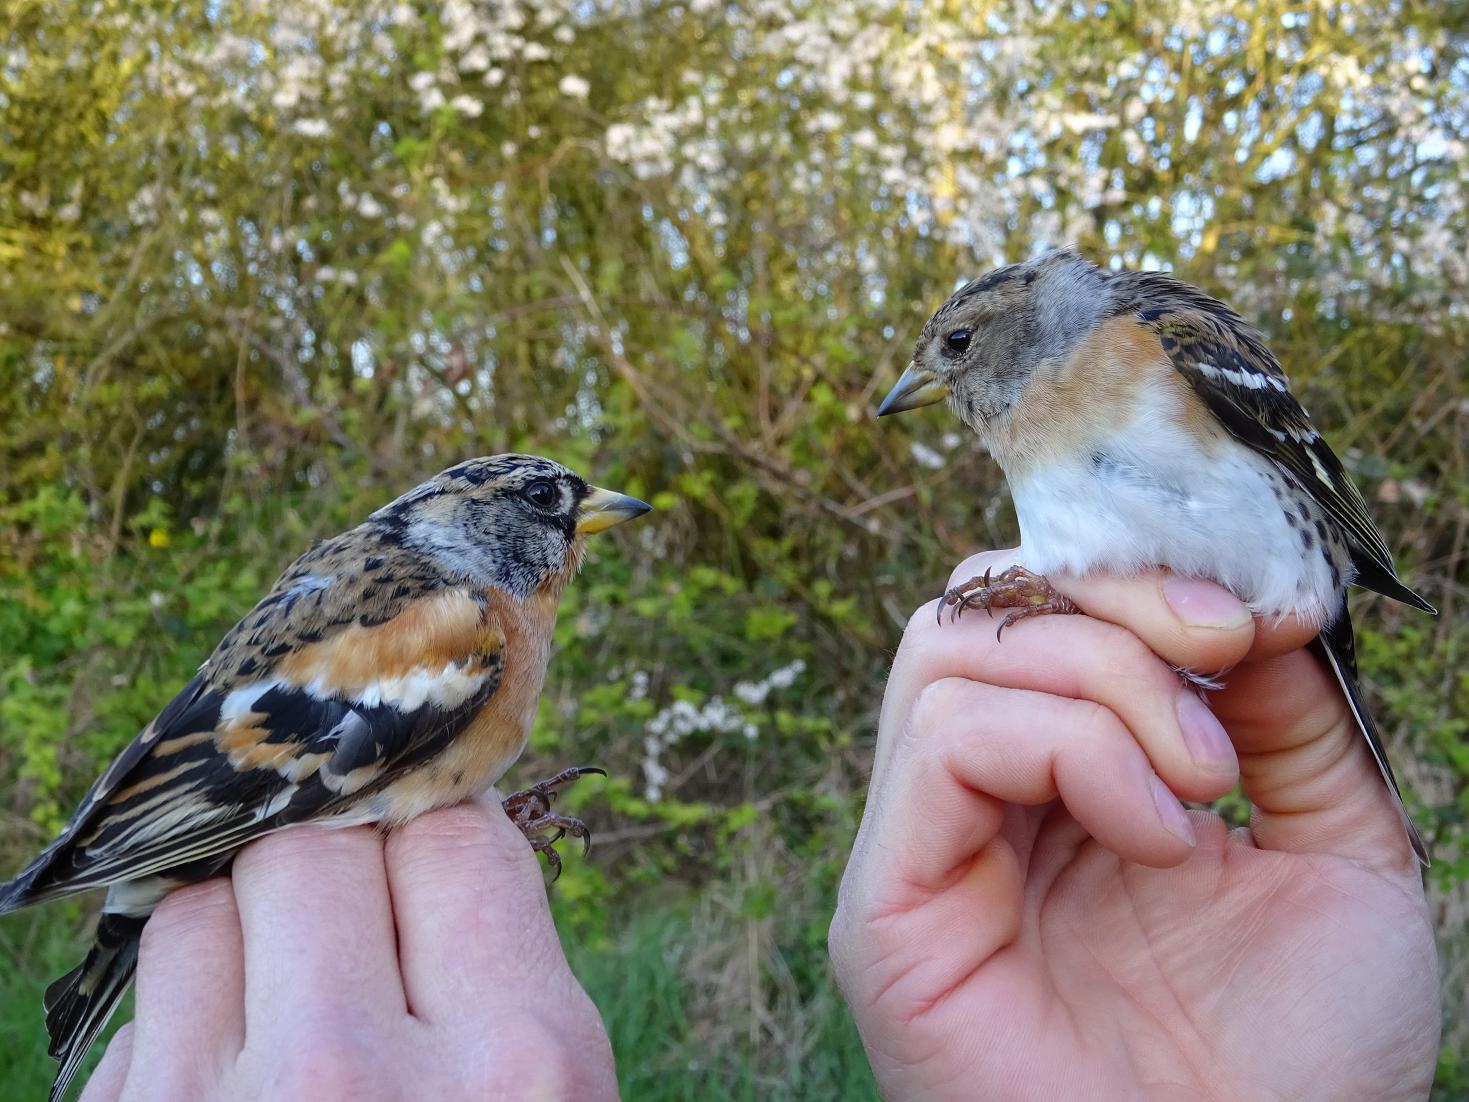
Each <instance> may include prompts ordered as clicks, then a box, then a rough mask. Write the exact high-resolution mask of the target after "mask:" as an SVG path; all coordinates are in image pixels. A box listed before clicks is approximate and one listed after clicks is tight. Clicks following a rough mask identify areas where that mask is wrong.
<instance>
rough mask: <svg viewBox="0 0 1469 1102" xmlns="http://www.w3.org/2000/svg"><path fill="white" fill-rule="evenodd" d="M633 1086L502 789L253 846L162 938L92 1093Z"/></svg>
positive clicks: (224, 1100)
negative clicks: (388, 826)
mask: <svg viewBox="0 0 1469 1102" xmlns="http://www.w3.org/2000/svg"><path fill="white" fill-rule="evenodd" d="M616 1097H617V1081H616V1076H615V1075H614V1072H613V1063H612V1049H611V1046H610V1044H609V1043H608V1040H607V1032H606V1029H605V1028H604V1027H603V1025H602V1021H601V1018H600V1017H599V1016H598V1014H597V1010H596V1007H595V1006H593V1004H592V1001H591V999H589V998H588V997H587V995H586V993H585V992H584V991H583V990H582V988H581V986H580V985H579V984H578V983H577V982H576V978H575V977H574V976H573V975H572V973H571V969H570V967H569V966H568V965H567V962H566V958H565V956H564V955H563V954H562V951H561V946H560V943H559V942H558V941H557V938H556V930H555V927H554V925H553V924H552V921H551V914H550V911H549V909H548V908H547V906H546V891H545V888H544V886H543V876H542V873H541V870H540V868H539V866H538V865H537V862H536V858H535V857H534V855H533V854H532V853H531V850H530V847H529V846H527V845H526V842H525V837H524V836H523V835H522V834H521V833H520V831H519V830H518V829H517V828H516V827H515V826H514V825H513V824H512V823H511V822H510V821H509V819H507V818H506V816H505V814H504V813H503V812H502V811H501V809H500V806H499V803H498V802H497V801H494V802H492V801H489V800H486V801H482V802H472V803H468V804H462V805H460V806H458V807H454V808H449V809H447V810H444V811H437V812H433V813H431V814H428V815H425V816H422V817H421V818H419V819H416V820H414V821H413V822H411V823H409V824H408V825H407V826H405V827H403V828H401V829H399V830H396V831H394V832H393V833H392V834H390V835H388V837H387V838H386V840H384V838H383V837H382V836H381V835H379V834H378V833H376V832H374V831H371V830H369V829H367V828H361V827H359V828H353V829H348V830H327V829H323V828H319V827H299V828H295V829H292V830H287V831H283V832H282V833H280V834H275V835H271V836H269V837H267V838H264V839H262V840H260V841H258V842H254V843H252V844H251V845H249V846H247V847H245V849H244V850H242V851H241V853H240V856H239V857H238V859H237V860H236V861H235V866H234V873H233V878H232V879H230V880H210V881H206V882H204V883H201V884H196V885H193V886H191V887H187V888H183V889H181V890H180V891H177V892H175V893H174V894H173V895H171V896H170V897H169V898H168V899H166V900H165V901H164V902H163V903H162V905H161V906H160V907H159V909H158V910H157V912H155V914H154V915H153V917H152V919H151V920H150V921H149V923H148V925H147V927H146V930H145V932H144V935H143V943H142V950H141V955H140V958H139V967H138V976H137V1012H136V1016H135V1019H134V1021H133V1022H132V1023H130V1024H128V1025H126V1026H124V1027H123V1028H122V1029H121V1030H120V1031H119V1032H118V1034H117V1036H116V1037H115V1038H114V1039H113V1041H112V1043H111V1044H110V1045H109V1046H108V1049H107V1053H106V1055H105V1056H104V1057H103V1059H102V1062H101V1064H100V1065H99V1066H98V1069H97V1071H96V1073H95V1074H94V1075H93V1076H92V1079H91V1081H90V1082H89V1083H88V1084H87V1088H86V1091H85V1093H84V1094H83V1095H82V1102H114V1100H116V1102H134V1100H136V1102H144V1100H147V1102H159V1100H165V1102H168V1100H180V1102H183V1100H189V1102H201V1100H202V1102H255V1100H258V1099H262V1098H278V1099H326V1098H351V1099H353V1100H366V1102H378V1100H381V1102H389V1100H393V1102H397V1100H402V1099H419V1098H483V1099H490V1098H506V1099H509V1098H516V1099H520V1098H525V1099H536V1100H538V1102H561V1100H567V1102H570V1100H572V1099H576V1100H581V1099H590V1100H592V1102H605V1100H609V1099H615V1098H616Z"/></svg>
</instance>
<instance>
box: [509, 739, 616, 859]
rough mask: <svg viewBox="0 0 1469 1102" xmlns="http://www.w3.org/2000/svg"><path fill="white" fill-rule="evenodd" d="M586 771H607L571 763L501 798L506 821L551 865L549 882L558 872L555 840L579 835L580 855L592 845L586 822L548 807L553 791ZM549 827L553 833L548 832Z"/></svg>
mask: <svg viewBox="0 0 1469 1102" xmlns="http://www.w3.org/2000/svg"><path fill="white" fill-rule="evenodd" d="M588 774H596V775H598V776H602V777H605V776H606V775H607V771H606V770H605V769H598V768H597V767H596V766H594V765H574V766H572V767H571V768H569V769H563V770H561V772H559V773H557V774H556V775H555V776H554V777H547V778H546V779H545V780H543V781H541V782H540V783H538V784H533V785H531V786H530V787H529V788H523V789H521V790H520V791H519V792H512V793H511V794H510V795H509V796H506V797H505V799H504V800H503V801H501V806H502V807H503V808H504V809H505V814H506V815H508V816H510V821H511V822H512V823H514V824H515V825H516V826H517V827H519V828H520V832H521V833H522V834H524V835H525V837H526V840H527V841H528V842H530V845H531V849H533V850H535V851H536V852H537V853H540V854H544V855H545V858H546V864H547V865H549V866H550V867H551V882H552V883H553V884H554V883H555V882H556V878H557V877H559V876H560V875H561V855H560V854H559V853H557V852H556V848H555V847H556V843H557V842H559V841H561V839H562V838H565V837H566V836H567V835H568V834H569V835H571V836H572V837H573V838H580V839H581V842H582V854H583V855H585V854H587V853H588V852H590V851H591V848H592V832H591V831H590V830H589V829H588V828H587V824H586V823H584V822H582V821H581V820H580V819H576V818H573V817H572V816H570V815H560V814H557V813H556V812H554V811H552V810H551V804H552V803H553V802H555V799H556V794H557V793H558V792H560V791H561V789H563V788H565V787H566V786H567V785H568V784H570V783H571V782H572V781H575V780H577V779H578V778H580V777H585V776H587V775H588ZM553 830H554V831H555V833H554V834H548V832H549V831H553Z"/></svg>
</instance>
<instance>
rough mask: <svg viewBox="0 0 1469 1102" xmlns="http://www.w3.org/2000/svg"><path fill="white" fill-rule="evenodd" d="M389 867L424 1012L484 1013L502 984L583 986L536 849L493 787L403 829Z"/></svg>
mask: <svg viewBox="0 0 1469 1102" xmlns="http://www.w3.org/2000/svg"><path fill="white" fill-rule="evenodd" d="M491 804H493V806H488V805H491ZM387 868H388V883H389V886H390V888H391V890H392V894H393V911H394V915H395V918H396V920H397V924H398V960H399V966H400V967H401V969H402V972H403V986H404V989H405V990H406V991H407V994H408V1005H409V1009H410V1010H411V1011H412V1013H413V1015H414V1016H415V1017H418V1018H422V1019H424V1020H426V1021H429V1022H436V1021H452V1020H455V1019H465V1018H470V1019H471V1020H482V1019H483V1017H484V1014H485V1011H486V1009H487V1007H486V1004H487V1002H492V1001H493V997H494V995H495V993H496V992H508V993H509V994H510V997H511V998H514V997H517V993H520V992H523V991H524V989H525V986H526V984H527V983H533V984H534V985H535V987H536V988H537V989H538V990H541V991H545V990H546V989H547V988H550V989H552V990H553V991H554V990H555V989H556V985H557V983H558V982H559V983H563V984H565V985H566V986H567V989H568V991H569V990H570V989H571V988H574V987H575V983H576V981H575V979H574V978H573V977H572V975H571V970H570V967H569V966H568V965H567V963H566V958H565V956H564V954H563V953H562V951H561V943H560V941H559V940H558V939H557V937H556V927H555V925H554V923H553V922H552V921H551V911H550V907H549V905H548V904H547V901H546V888H545V884H544V882H543V880H542V877H541V870H540V865H539V864H538V863H537V859H536V856H535V853H534V852H533V851H532V850H531V848H530V846H529V845H527V844H526V840H525V836H524V835H523V834H521V832H520V830H519V829H518V828H517V827H516V826H515V825H514V824H513V823H512V822H511V821H510V820H509V818H508V817H507V816H506V815H505V814H504V812H503V811H501V809H500V806H499V801H498V798H496V797H495V795H494V793H493V792H490V793H487V794H486V796H485V797H484V798H483V802H469V803H463V804H459V805H457V806H455V807H450V808H445V809H443V810H441V811H434V812H430V813H429V814H427V815H423V816H421V817H419V818H417V819H414V820H413V821H412V822H410V823H408V824H407V825H405V826H403V827H400V828H399V829H398V830H396V831H394V832H393V833H392V834H391V835H390V836H389V838H388V844H387Z"/></svg>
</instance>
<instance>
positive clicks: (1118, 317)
mask: <svg viewBox="0 0 1469 1102" xmlns="http://www.w3.org/2000/svg"><path fill="white" fill-rule="evenodd" d="M943 401H947V403H948V405H949V407H950V408H951V409H952V410H953V411H954V412H955V413H956V414H958V416H959V417H960V418H961V419H962V420H963V421H964V422H965V423H966V424H968V425H969V426H970V428H972V429H973V430H974V431H975V432H976V433H977V434H978V436H979V440H980V443H981V444H982V445H983V446H984V447H985V449H986V450H987V451H988V452H989V453H990V455H992V456H993V457H994V458H995V460H996V461H997V462H998V463H999V465H1000V466H1001V468H1002V469H1003V470H1004V472H1005V479H1006V481H1007V482H1008V483H1009V487H1010V493H1011V496H1012V498H1013V499H1014V502H1015V513H1016V517H1017V519H1018V520H1019V522H1020V547H1019V549H1018V550H1017V551H1016V556H1015V561H1016V563H1017V564H1018V565H1017V566H1015V567H1012V568H1011V569H1010V570H1007V571H1005V572H1004V573H1003V574H1000V575H997V576H995V577H989V576H986V577H983V578H974V579H971V580H970V581H969V582H967V583H965V584H964V585H961V586H956V587H955V588H954V589H952V590H950V591H949V592H948V593H947V594H946V595H945V599H944V601H943V602H942V603H941V604H940V605H939V610H940V613H942V610H943V609H944V608H945V607H947V608H949V609H950V612H951V616H956V615H958V614H960V613H962V612H963V611H964V609H965V608H968V607H971V606H975V605H978V606H980V607H985V608H989V609H995V608H1006V609H1010V610H1012V611H1010V612H1009V613H1008V614H1007V615H1006V616H1005V618H1004V619H1003V621H1002V622H1001V623H1000V626H999V629H998V630H1000V631H1003V630H1004V628H1005V627H1006V626H1007V625H1009V624H1012V623H1014V622H1015V621H1017V620H1020V619H1024V618H1025V617H1028V616H1034V615H1038V614H1043V613H1048V612H1075V611H1076V608H1075V606H1074V605H1072V603H1071V602H1070V601H1069V600H1067V599H1066V597H1064V596H1063V595H1062V594H1060V593H1058V592H1057V591H1056V590H1055V589H1054V588H1053V587H1052V586H1051V585H1050V583H1049V582H1048V581H1047V580H1046V578H1045V577H1044V575H1046V574H1048V573H1066V574H1077V575H1079V574H1085V573H1087V572H1088V571H1096V570H1102V571H1110V572H1114V573H1127V572H1129V571H1135V570H1142V569H1147V568H1149V567H1154V566H1162V567H1167V568H1169V569H1171V570H1174V571H1177V572H1178V573H1181V574H1188V575H1192V576H1195V577H1201V578H1207V579H1210V580H1212V581H1215V582H1218V583H1219V584H1221V585H1223V586H1225V587H1226V588H1228V589H1229V590H1231V591H1232V592H1233V593H1234V594H1235V596H1237V597H1239V598H1240V600H1242V601H1243V602H1244V603H1245V604H1246V605H1248V606H1249V607H1250V609H1251V610H1252V611H1254V612H1256V613H1259V614H1261V615H1265V616H1286V615H1294V616H1298V617H1300V618H1301V619H1302V620H1304V621H1306V622H1307V623H1310V624H1314V625H1319V626H1320V628H1321V634H1320V636H1319V637H1318V638H1317V640H1316V647H1317V649H1318V650H1319V651H1320V653H1321V654H1322V655H1323V656H1324V658H1325V661H1326V662H1327V663H1328V664H1329V666H1330V667H1331V669H1332V671H1333V672H1334V673H1335V675H1336V678H1337V680H1338V681H1339V682H1340V684H1341V687H1342V691H1343V692H1344V693H1345V694H1346V697H1347V700H1348V702H1349V703H1350V705H1351V710H1352V714H1353V716H1354V718H1355V720H1356V723H1357V725H1358V727H1360V729H1361V731H1362V734H1363V736H1364V737H1365V740H1366V743H1367V746H1368V747H1369V748H1370V749H1371V751H1372V755H1373V757H1374V758H1375V759H1376V762H1377V765H1378V768H1379V769H1380V770H1381V772H1382V776H1383V779H1384V780H1385V781H1386V783H1387V786H1388V789H1389V790H1390V791H1391V793H1392V795H1393V797H1394V799H1395V800H1396V802H1397V807H1398V810H1399V811H1400V812H1401V814H1402V818H1403V822H1404V824H1405V827H1406V831H1407V837H1408V839H1409V841H1410V842H1411V844H1412V847H1413V851H1414V852H1415V853H1416V854H1417V856H1418V859H1419V860H1420V861H1421V862H1422V863H1423V864H1425V865H1426V864H1427V863H1428V851H1427V848H1426V847H1425V846H1424V844H1423V840H1422V838H1421V837H1420V836H1419V834H1418V831H1417V829H1416V828H1415V827H1414V826H1413V823H1412V820H1411V819H1410V818H1409V817H1408V814H1407V810H1406V808H1405V807H1404V806H1403V800H1402V794H1401V792H1400V791H1399V789H1398V784H1397V780H1396V779H1395V778H1394V776H1393V772H1392V768H1391V766H1390V765H1389V764H1388V760H1387V753H1386V750H1385V749H1384V748H1383V744H1382V738H1381V736H1380V734H1379V733H1378V730H1377V725H1376V723H1375V722H1374V721H1373V719H1372V715H1371V713H1370V712H1369V711H1368V710H1367V706H1366V703H1365V702H1364V700H1363V697H1362V692H1361V689H1360V687H1359V686H1358V683H1357V661H1356V654H1355V644H1354V641H1353V635H1352V623H1351V619H1350V618H1349V616H1348V614H1347V606H1346V590H1347V586H1348V585H1349V584H1351V583H1356V584H1357V585H1360V586H1363V587H1365V588H1367V589H1372V590H1375V591H1377V592H1378V593H1381V594H1384V595H1386V596H1388V597H1391V598H1393V599H1394V600H1398V601H1402V602H1404V603H1406V604H1409V605H1412V606H1413V607H1414V608H1418V609H1422V610H1423V611H1425V612H1433V611H1434V609H1433V606H1432V605H1430V604H1429V603H1428V602H1427V601H1425V600H1424V599H1423V598H1422V597H1420V596H1419V595H1418V594H1416V593H1414V592H1413V591H1412V590H1411V589H1409V588H1408V587H1407V586H1405V585H1403V583H1402V582H1400V581H1399V580H1398V576H1397V572H1396V570H1395V569H1394V568H1393V561H1392V554H1391V552H1390V551H1389V550H1388V547H1387V543H1386V541H1385V540H1384V539H1383V538H1382V535H1381V533H1380V532H1378V530H1377V527H1376V525H1374V524H1373V522H1372V519H1371V517H1369V516H1368V514H1367V507H1366V505H1365V504H1364V503H1363V501H1362V497H1361V495H1360V494H1359V493H1358V492H1357V490H1356V488H1355V487H1354V486H1353V485H1352V483H1351V480H1350V479H1349V478H1348V477H1347V475H1346V472H1345V471H1344V470H1343V469H1342V465H1341V462H1340V461H1339V460H1338V459H1337V457H1336V456H1335V455H1334V454H1333V453H1332V451H1331V449H1330V448H1329V447H1328V446H1327V444H1326V441H1324V440H1323V439H1322V438H1321V434H1320V433H1319V432H1317V430H1316V428H1315V426H1313V425H1312V424H1311V420H1310V418H1309V417H1308V416H1307V415H1306V411H1305V410H1304V409H1302V408H1301V406H1300V403H1298V402H1297V401H1296V399H1295V398H1294V397H1293V396H1292V395H1291V392H1290V387H1289V385H1288V383H1287V381H1286V377H1285V373H1284V372H1283V371H1282V370H1281V366H1280V363H1279V362H1278V361H1277V360H1276V358H1275V357H1274V356H1273V355H1272V354H1271V352H1270V350H1269V349H1268V348H1267V347H1266V346H1265V342H1264V339H1263V338H1262V337H1261V336H1260V334H1259V333H1257V332H1256V331H1255V330H1254V329H1252V328H1251V327H1250V326H1249V325H1248V324H1246V322H1245V321H1244V319H1243V318H1241V317H1240V316H1239V315H1238V314H1237V313H1235V312H1234V311H1233V310H1232V309H1230V308H1229V307H1228V306H1226V305H1225V304H1224V303H1222V302H1220V301H1219V300H1217V299H1214V298H1211V297H1209V296H1208V295H1206V294H1205V293H1204V292H1202V291H1200V290H1199V289H1198V288H1196V287H1192V286H1190V285H1189V284H1187V283H1182V282H1179V281H1178V280H1175V279H1171V278H1169V277H1167V276H1165V275H1161V274H1159V273H1156V272H1128V271H1109V270H1107V269H1104V268H1100V267H1098V266H1097V265H1095V264H1093V263H1092V262H1091V261H1089V260H1087V259H1085V258H1084V257H1082V256H1081V255H1079V254H1078V253H1077V252H1075V251H1074V250H1070V249H1066V250H1062V251H1058V252H1052V253H1048V254H1046V255H1044V256H1041V257H1038V258H1036V259H1034V260H1030V261H1027V262H1025V263H1022V264H1012V265H1009V266H1007V267H1004V268H1000V269H997V270H996V271H993V272H990V273H989V274H988V275H985V276H982V277H980V278H979V279H976V280H973V281H972V282H970V283H967V284H965V285H964V286H963V287H960V288H959V289H958V290H957V291H955V292H954V293H953V294H952V295H951V296H950V297H949V299H948V301H947V302H945V303H944V304H943V305H942V306H941V307H940V308H939V309H938V311H937V312H936V313H934V315H933V317H932V318H930V319H929V321H928V323H927V324H926V325H925V326H924V328H923V332H922V334H921V335H920V336H919V338H918V343H917V347H916V348H915V349H914V352H913V362H912V363H910V364H909V365H908V368H907V370H906V371H905V372H904V373H903V376H902V378H900V379H899V380H898V382H897V385H896V386H894V387H893V389H892V391H891V392H890V393H889V394H888V396H887V398H886V399H885V400H884V401H883V403H882V405H881V406H880V407H879V409H878V411H877V412H878V415H879V416H882V415H885V414H891V413H897V412H900V411H902V410H908V409H914V408H917V407H919V406H925V405H930V404H932V403H935V402H943Z"/></svg>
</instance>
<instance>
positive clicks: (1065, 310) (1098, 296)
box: [877, 249, 1112, 437]
mask: <svg viewBox="0 0 1469 1102" xmlns="http://www.w3.org/2000/svg"><path fill="white" fill-rule="evenodd" d="M1111 280H1112V276H1111V274H1110V273H1108V272H1107V271H1105V270H1104V269H1101V268H1098V267H1097V266H1096V265H1095V264H1093V263H1092V262H1091V261H1089V260H1087V259H1086V258H1085V257H1083V256H1081V255H1080V254H1078V253H1077V252H1075V251H1074V250H1071V249H1064V250H1060V251H1057V252H1050V253H1046V254H1045V255H1043V256H1039V257H1037V258H1035V259H1034V260H1027V261H1025V262H1024V263H1021V264H1010V265H1007V266H1006V267H1003V268H997V269H996V270H995V271H993V272H990V273H989V274H988V275H984V276H981V277H980V278H978V279H975V280H971V281H970V282H969V283H966V284H965V285H964V286H962V287H960V288H959V289H958V290H957V291H955V292H954V293H953V294H952V295H950V296H949V300H948V301H947V302H945V303H944V304H943V305H942V306H941V307H939V309H938V311H937V312H936V313H935V314H934V315H933V317H931V318H929V320H928V324H927V325H925V326H924V327H923V332H922V333H921V334H920V335H919V337H918V344H917V346H916V347H915V348H914V349H913V362H912V363H910V364H909V365H908V368H907V370H906V371H904V372H903V375H902V378H900V379H899V380H898V382H897V385H896V386H894V387H893V389H892V390H891V391H890V392H889V393H888V396H887V397H886V398H885V399H884V400H883V403H882V405H881V406H879V407H878V410H877V414H878V416H879V417H882V416H885V415H887V414H889V413H901V412H902V411H904V410H909V409H917V408H918V407H919V406H926V405H931V404H933V403H935V402H941V401H944V400H946V399H947V401H948V403H949V405H950V406H951V407H952V408H953V410H954V412H955V413H957V414H958V415H959V416H960V417H962V418H963V419H964V420H965V421H966V422H968V423H969V425H971V426H972V427H973V428H974V429H976V430H977V431H978V432H979V433H980V435H981V436H982V437H983V436H985V435H986V430H987V429H988V428H990V427H991V426H993V425H994V424H995V423H996V422H1001V421H1003V420H1004V419H1005V417H1006V415H1007V414H1008V413H1009V411H1010V410H1011V409H1013V408H1014V406H1015V404H1016V403H1017V402H1018V401H1019V400H1020V395H1021V394H1022V393H1023V392H1024V391H1025V389H1026V387H1027V386H1029V385H1030V383H1031V381H1032V380H1033V379H1035V377H1036V375H1037V373H1038V372H1041V371H1043V370H1044V369H1045V368H1046V367H1047V366H1048V365H1055V364H1059V363H1062V362H1064V360H1065V359H1066V356H1067V354H1068V353H1069V352H1070V351H1071V350H1072V349H1073V348H1075V346H1076V344H1077V343H1078V342H1079V341H1081V340H1082V338H1084V337H1085V336H1086V335H1087V334H1088V333H1090V332H1091V331H1092V330H1093V329H1094V328H1095V327H1096V325H1097V324H1098V322H1100V321H1101V320H1102V319H1103V318H1104V317H1106V316H1107V310H1108V307H1109V305H1110V303H1111V299H1112V292H1111V289H1110V283H1111Z"/></svg>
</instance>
